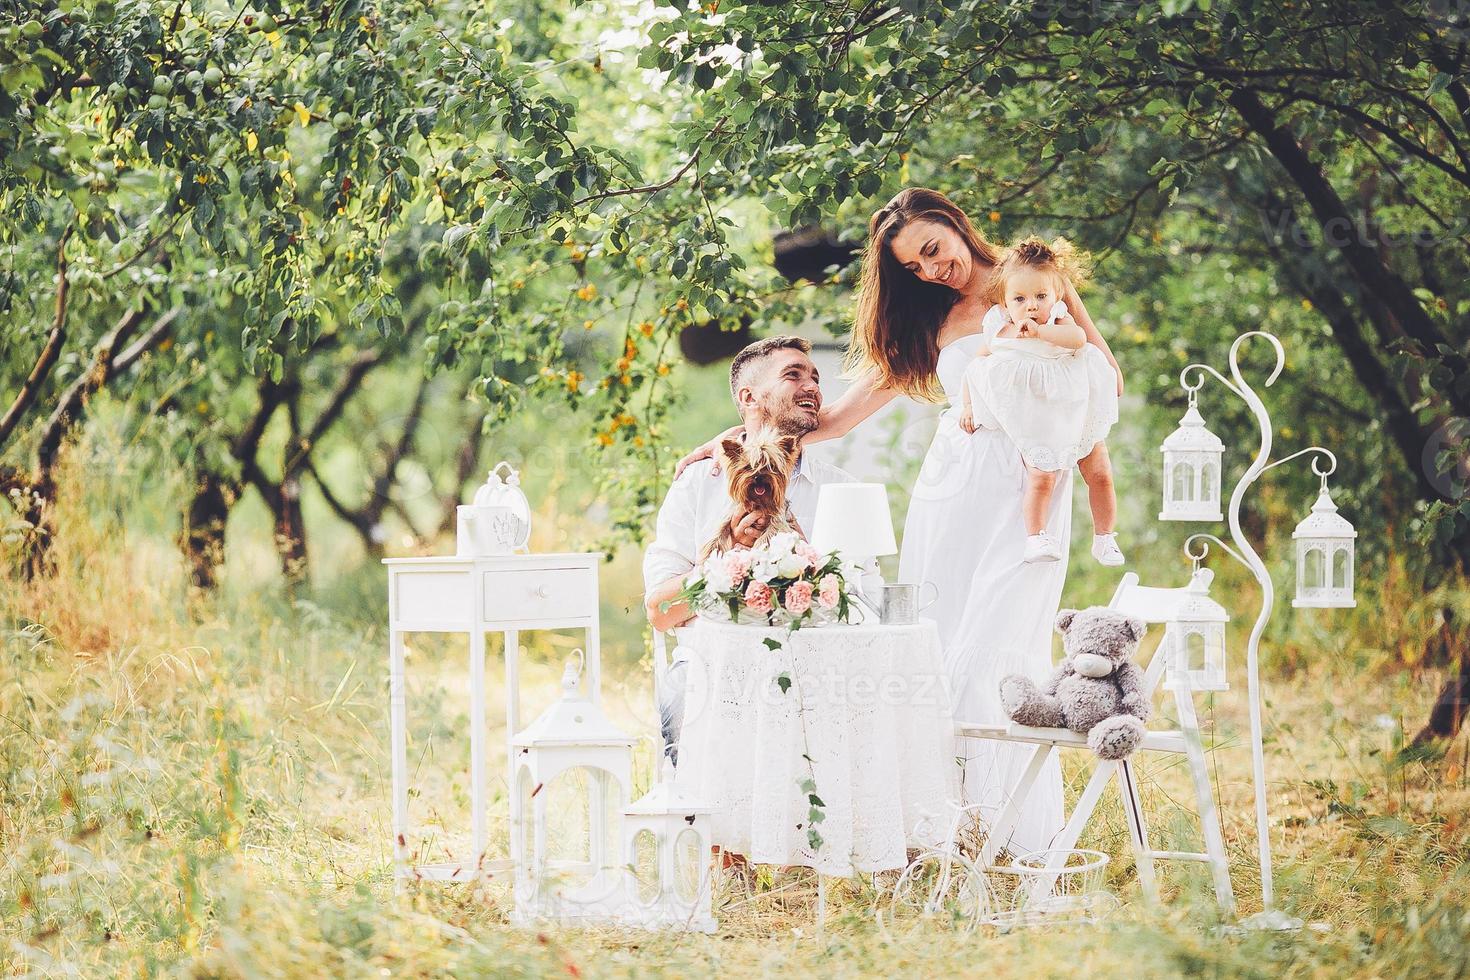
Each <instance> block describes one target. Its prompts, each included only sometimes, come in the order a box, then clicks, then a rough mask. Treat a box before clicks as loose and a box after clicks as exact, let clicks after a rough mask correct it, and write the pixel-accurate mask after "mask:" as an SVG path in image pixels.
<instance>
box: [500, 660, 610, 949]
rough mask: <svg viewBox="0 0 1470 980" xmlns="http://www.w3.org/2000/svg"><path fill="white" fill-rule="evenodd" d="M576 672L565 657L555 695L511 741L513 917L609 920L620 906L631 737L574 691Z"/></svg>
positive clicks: (575, 665)
mask: <svg viewBox="0 0 1470 980" xmlns="http://www.w3.org/2000/svg"><path fill="white" fill-rule="evenodd" d="M577 653H578V656H579V657H580V655H581V651H577ZM581 673H582V671H581V665H580V663H579V662H578V661H576V660H574V661H571V662H568V664H567V667H566V671H565V672H564V673H563V674H562V680H561V684H562V695H561V698H560V699H559V700H558V701H557V702H556V703H555V704H553V705H552V706H551V707H550V708H547V709H546V711H545V712H544V713H542V715H541V717H539V718H537V719H536V720H535V721H534V722H532V723H531V725H530V726H529V727H527V728H526V729H525V730H524V731H522V732H521V733H520V734H518V735H517V736H516V737H515V738H514V739H513V740H512V741H511V751H512V752H513V753H514V758H513V759H512V761H511V778H512V790H511V792H512V796H511V830H510V849H511V859H512V860H513V861H514V862H515V909H514V910H513V912H512V913H511V920H512V921H513V922H516V923H519V924H528V923H531V922H535V921H537V920H546V919H550V920H554V921H559V922H611V921H614V920H615V919H617V918H618V916H619V915H620V914H621V912H622V910H623V906H624V904H625V899H626V888H625V884H624V871H623V867H622V865H621V863H620V862H619V860H618V853H619V847H618V844H619V841H618V839H617V836H616V835H617V829H618V823H619V814H620V813H621V812H622V808H623V806H624V805H625V804H626V802H627V794H628V786H629V785H630V783H631V769H632V745H633V740H632V739H630V738H629V737H628V736H627V735H625V734H623V732H622V731H621V730H619V729H618V727H617V726H616V725H614V724H613V723H612V722H611V721H610V720H608V718H607V716H606V715H604V714H603V713H602V709H601V708H599V707H598V706H597V705H596V704H595V703H593V702H592V701H591V700H590V699H589V698H587V697H584V696H583V695H582V694H581V693H580V692H579V691H578V686H579V682H580V680H581Z"/></svg>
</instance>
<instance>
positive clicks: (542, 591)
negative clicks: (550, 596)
mask: <svg viewBox="0 0 1470 980" xmlns="http://www.w3.org/2000/svg"><path fill="white" fill-rule="evenodd" d="M531 594H532V595H533V596H535V597H536V598H538V599H545V598H546V586H544V585H538V586H536V587H535V588H534V589H532V590H531Z"/></svg>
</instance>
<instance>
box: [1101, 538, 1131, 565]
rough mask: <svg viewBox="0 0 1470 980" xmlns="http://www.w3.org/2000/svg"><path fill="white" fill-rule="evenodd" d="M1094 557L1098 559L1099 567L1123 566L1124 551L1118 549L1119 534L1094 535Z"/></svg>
mask: <svg viewBox="0 0 1470 980" xmlns="http://www.w3.org/2000/svg"><path fill="white" fill-rule="evenodd" d="M1092 557H1094V558H1096V559H1097V563H1098V564H1099V565H1107V566H1109V567H1112V566H1116V565H1121V564H1123V562H1124V561H1126V560H1127V559H1125V558H1124V557H1123V549H1121V548H1119V547H1118V532H1117V531H1109V532H1108V533H1107V534H1094V535H1093V536H1092Z"/></svg>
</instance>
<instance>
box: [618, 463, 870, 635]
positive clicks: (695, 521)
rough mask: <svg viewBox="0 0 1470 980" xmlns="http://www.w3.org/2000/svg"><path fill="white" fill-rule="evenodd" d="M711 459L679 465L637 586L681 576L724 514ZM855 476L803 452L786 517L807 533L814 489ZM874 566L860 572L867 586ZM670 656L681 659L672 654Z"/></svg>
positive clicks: (724, 488)
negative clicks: (640, 582) (789, 513)
mask: <svg viewBox="0 0 1470 980" xmlns="http://www.w3.org/2000/svg"><path fill="white" fill-rule="evenodd" d="M713 466H714V460H712V459H701V460H699V461H698V462H696V463H691V464H690V465H689V466H687V467H685V469H684V472H683V473H681V474H679V478H678V479H676V480H675V481H674V482H673V485H671V486H670V487H669V492H668V495H667V496H665V497H664V502H663V506H662V507H660V508H659V511H658V520H657V523H656V525H655V530H654V539H653V543H652V544H650V545H649V546H648V550H647V551H646V552H644V554H643V586H644V589H645V591H652V590H653V589H654V588H656V587H657V586H659V585H662V584H663V583H664V582H667V581H668V580H669V579H671V578H683V577H684V576H685V575H687V574H688V573H689V572H690V570H691V569H693V568H694V566H695V563H696V562H697V560H698V557H699V553H700V551H702V550H703V549H704V546H705V544H706V543H708V542H709V541H710V539H712V538H713V537H714V536H715V535H716V534H717V533H719V530H720V526H721V525H722V524H723V523H724V522H725V520H726V518H727V517H728V516H729V514H730V494H729V490H728V483H727V481H726V479H725V476H724V474H723V473H721V474H720V475H719V476H711V475H710V468H711V467H713ZM853 482H856V478H855V477H854V476H853V475H852V474H851V473H849V472H847V471H846V470H844V469H842V468H841V467H840V466H833V465H832V464H831V463H827V462H824V461H822V460H819V459H816V458H814V457H812V456H811V455H810V454H808V453H806V452H803V453H802V454H801V456H800V457H799V458H798V459H797V463H796V468H795V469H794V470H793V471H792V473H791V479H790V480H789V481H788V483H787V487H786V500H787V503H788V504H789V505H790V508H791V513H792V516H793V517H795V518H796V523H798V524H800V525H801V529H802V530H803V531H804V532H806V534H808V535H810V534H811V533H812V523H813V522H814V521H815V519H816V516H817V491H818V488H820V487H821V486H822V484H824V483H853ZM875 577H876V570H873V569H871V568H870V574H868V575H865V576H864V582H863V585H864V586H870V585H871V580H872V579H873V578H875ZM675 659H682V658H681V657H680V656H679V653H678V652H676V653H675Z"/></svg>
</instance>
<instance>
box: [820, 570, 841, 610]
mask: <svg viewBox="0 0 1470 980" xmlns="http://www.w3.org/2000/svg"><path fill="white" fill-rule="evenodd" d="M837 599H838V583H837V576H836V575H833V574H831V573H828V574H826V575H823V576H822V587H821V590H820V591H818V593H817V605H819V606H821V607H822V608H823V609H836V608H837Z"/></svg>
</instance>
